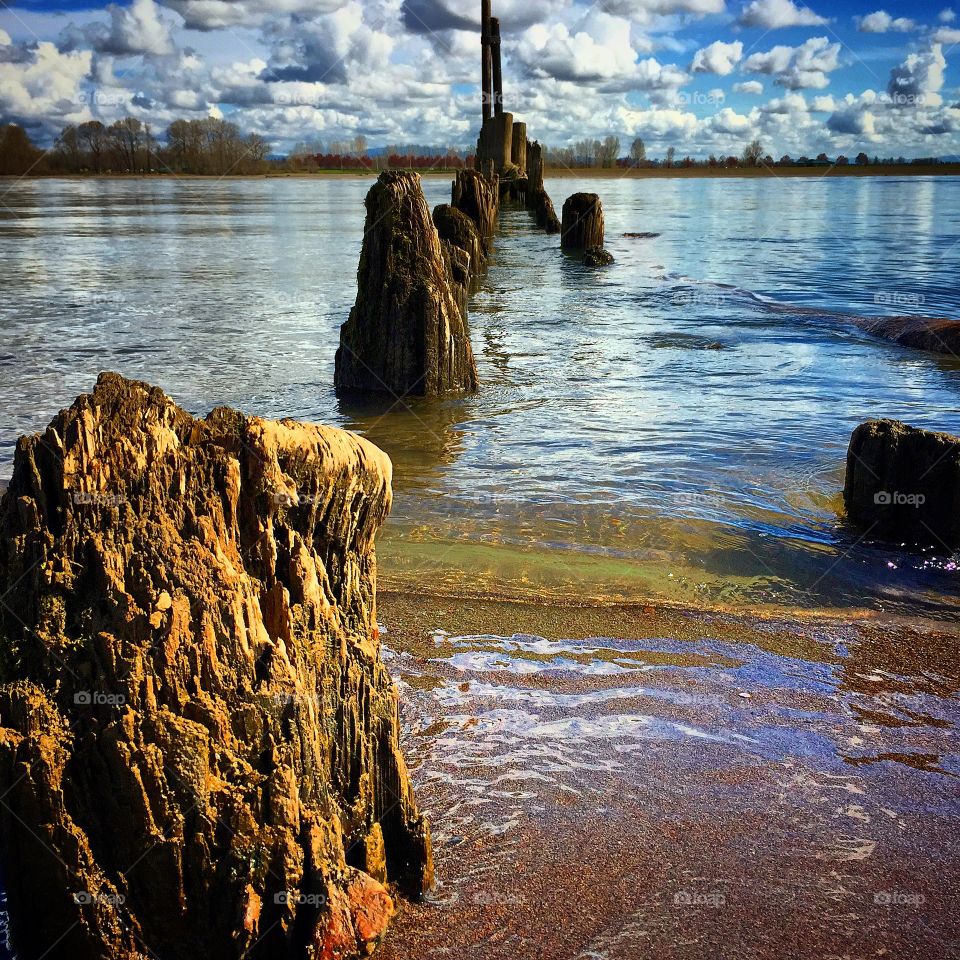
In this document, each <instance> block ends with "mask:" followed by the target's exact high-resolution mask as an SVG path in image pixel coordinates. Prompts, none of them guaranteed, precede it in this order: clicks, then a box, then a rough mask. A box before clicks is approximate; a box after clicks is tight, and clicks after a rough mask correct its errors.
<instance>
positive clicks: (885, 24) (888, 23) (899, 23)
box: [854, 10, 917, 33]
mask: <svg viewBox="0 0 960 960" xmlns="http://www.w3.org/2000/svg"><path fill="white" fill-rule="evenodd" d="M854 20H855V21H856V24H857V29H858V30H859V31H860V32H861V33H890V32H893V33H909V32H910V31H911V30H916V29H917V24H916V21H914V20H911V19H910V18H909V17H892V16H890V14H889V13H887V11H886V10H877V11H876V12H874V13H868V14H867V15H866V16H865V17H855V18H854Z"/></svg>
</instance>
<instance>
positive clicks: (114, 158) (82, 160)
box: [47, 117, 269, 176]
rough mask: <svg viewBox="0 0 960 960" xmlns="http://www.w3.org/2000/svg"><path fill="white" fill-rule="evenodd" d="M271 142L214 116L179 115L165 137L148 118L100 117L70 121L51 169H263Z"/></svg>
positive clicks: (194, 171) (56, 147)
mask: <svg viewBox="0 0 960 960" xmlns="http://www.w3.org/2000/svg"><path fill="white" fill-rule="evenodd" d="M268 152H269V144H268V143H267V141H266V140H264V138H263V137H261V136H260V135H259V134H256V133H250V134H243V133H241V132H240V129H239V127H237V125H236V124H235V123H230V122H229V121H228V120H221V119H219V118H215V117H207V118H205V119H203V120H174V121H173V122H172V123H171V124H170V126H169V127H168V128H167V130H166V135H165V137H164V139H163V140H158V139H157V138H156V136H155V135H154V133H153V130H152V129H151V125H150V124H149V123H143V122H142V121H140V120H138V119H136V118H135V117H125V118H124V119H122V120H117V121H116V122H115V123H112V124H110V126H106V125H104V124H103V123H101V122H100V121H99V120H90V121H88V122H86V123H81V124H79V125H76V126H75V125H74V124H68V125H67V126H66V127H64V128H63V130H62V131H61V133H60V136H58V137H57V139H56V142H55V143H54V145H53V149H52V150H51V151H50V153H49V154H48V157H47V165H48V168H49V169H50V171H51V172H61V173H185V174H191V173H192V174H207V175H214V176H226V175H227V174H231V173H246V174H249V173H260V172H262V170H263V169H264V166H265V161H266V159H267V153H268Z"/></svg>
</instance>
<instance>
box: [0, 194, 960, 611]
mask: <svg viewBox="0 0 960 960" xmlns="http://www.w3.org/2000/svg"><path fill="white" fill-rule="evenodd" d="M368 187H369V180H362V179H355V178H344V179H343V180H339V179H338V180H316V181H306V180H271V181H247V182H240V181H238V182H219V183H214V182H201V181H190V182H182V183H178V182H175V181H146V182H144V181H73V182H66V181H59V182H55V181H43V182H22V183H17V184H10V183H7V184H4V185H3V188H2V189H3V190H4V191H5V194H4V196H3V210H2V212H0V283H2V284H3V287H4V290H5V291H6V295H5V297H4V298H3V303H2V304H0V328H2V330H3V332H4V341H3V347H2V349H0V368H2V377H0V410H2V411H3V413H4V417H3V420H2V423H0V477H2V476H6V475H8V474H9V470H10V461H11V458H12V453H13V444H14V442H15V439H16V436H17V435H18V434H19V433H22V432H26V431H32V430H36V429H40V428H42V427H43V426H44V425H45V424H46V423H47V422H48V420H49V419H50V417H51V416H52V415H53V414H54V413H55V412H56V411H57V409H58V408H59V407H60V406H61V405H63V404H65V403H67V402H69V401H70V400H72V398H73V397H74V396H75V395H76V394H77V393H79V392H81V391H84V390H89V389H90V387H91V385H92V383H93V380H94V378H95V377H96V375H97V373H98V372H99V371H100V370H103V369H116V370H119V371H121V372H123V373H125V374H127V375H131V376H137V377H141V378H144V379H147V380H150V381H151V382H154V383H158V384H159V385H161V386H163V387H164V388H166V389H167V390H168V391H169V392H170V393H171V394H172V395H173V396H174V397H175V398H176V399H177V400H178V401H180V402H182V403H183V404H185V405H186V406H187V407H188V408H189V409H190V410H191V411H193V412H197V413H205V412H206V411H208V410H209V409H211V408H212V407H213V406H216V405H218V404H224V403H226V404H232V405H235V406H238V407H240V408H242V409H244V410H247V411H250V412H256V413H261V414H266V415H272V416H293V417H298V418H303V419H309V420H319V421H323V422H328V423H335V424H341V425H344V426H347V427H349V428H351V429H356V430H359V431H361V432H363V433H364V434H366V435H367V436H369V437H370V438H371V439H372V440H374V441H375V442H377V443H378V444H380V445H381V446H383V447H384V449H386V450H387V451H388V453H390V455H391V456H392V458H393V459H394V463H395V465H396V473H395V487H396V502H395V508H394V512H393V516H392V518H391V520H390V523H389V524H388V525H387V527H386V528H385V530H384V533H383V536H382V537H381V541H380V556H381V575H382V577H383V581H384V582H385V583H387V584H392V585H400V584H404V583H407V584H409V583H414V584H415V583H420V582H423V581H424V580H428V581H429V582H431V583H434V584H441V585H444V586H446V587H449V588H451V589H459V588H460V587H462V586H463V584H464V583H465V582H466V583H467V584H468V585H469V586H470V587H472V588H475V589H483V588H486V587H491V586H497V587H503V588H505V589H509V590H511V591H513V592H518V591H519V592H527V593H529V594H530V595H534V596H539V595H543V594H547V595H550V594H555V595H558V596H567V595H570V594H571V593H575V594H578V595H583V594H596V595H606V596H620V597H624V598H635V597H639V596H648V597H655V598H662V599H671V600H679V601H681V602H687V603H705V604H708V605H711V606H725V607H751V608H754V607H758V606H764V605H774V606H785V607H798V606H799V607H831V608H840V609H849V608H856V607H864V606H865V607H870V608H874V609H877V608H883V609H887V610H900V611H905V612H912V613H924V612H926V613H930V612H935V613H937V614H938V615H940V616H943V617H954V616H955V615H956V608H957V603H956V600H957V592H958V591H957V572H956V562H955V561H956V558H955V557H951V556H948V555H945V554H941V555H937V556H934V555H928V556H924V557H919V558H917V557H910V556H907V555H905V554H902V553H901V552H899V551H897V550H896V549H893V550H890V549H885V548H884V549H878V548H877V547H875V546H874V545H869V544H864V543H862V542H860V539H859V534H858V533H857V532H856V531H853V530H850V529H848V528H847V527H846V526H845V524H844V523H843V521H842V518H841V517H840V515H839V511H840V508H841V503H840V498H839V492H840V489H841V486H842V480H843V467H844V456H845V451H846V445H847V441H848V439H849V435H850V432H851V430H852V429H853V427H854V426H855V425H856V424H857V423H858V422H860V421H861V420H863V419H865V418H867V417H877V416H892V417H897V418H900V419H904V420H906V421H907V422H909V423H912V424H915V425H917V426H924V427H935V428H938V429H943V430H948V431H952V432H960V361H957V360H956V359H945V358H940V357H935V356H932V355H926V354H919V353H916V352H912V351H910V350H907V349H905V348H901V347H898V346H895V345H892V344H887V343H882V342H878V341H875V340H872V339H870V338H869V337H867V336H866V335H865V334H863V333H862V332H860V331H858V330H857V329H856V328H855V327H853V326H852V325H851V324H850V322H849V315H850V314H869V315H880V314H898V313H905V312H906V313H910V312H916V313H926V314H948V315H954V316H956V315H957V306H958V304H957V287H956V280H955V278H956V265H957V254H958V251H960V247H957V246H956V244H957V243H958V242H960V191H958V189H957V186H956V184H955V183H954V182H952V181H950V180H949V179H947V178H943V179H917V180H880V179H850V180H842V179H836V180H834V179H828V180H823V181H814V180H803V181H779V180H765V179H755V180H723V181H715V180H699V181H698V180H676V181H665V180H657V181H636V180H594V181H589V182H586V183H579V182H577V181H574V180H563V181H554V182H552V183H550V184H548V187H549V189H550V191H551V193H552V195H553V198H554V201H555V202H556V204H557V206H558V208H559V207H560V205H561V204H562V201H563V198H564V196H566V195H567V194H569V193H572V192H574V191H575V190H577V189H583V188H586V189H591V190H597V191H599V192H600V193H601V195H602V197H603V201H604V205H605V209H606V214H607V224H608V228H607V231H608V239H609V244H608V245H609V247H610V249H611V250H612V252H613V253H614V254H615V255H616V257H617V264H616V265H615V266H614V267H612V268H610V269H608V270H605V271H599V272H590V271H585V270H584V269H583V268H581V267H580V266H579V265H578V264H576V263H574V262H572V261H571V260H569V259H568V258H566V257H564V256H563V255H561V254H560V252H559V250H558V249H557V243H556V238H551V237H546V236H544V235H542V234H538V233H535V232H533V231H532V230H531V229H530V222H529V217H528V215H527V214H526V213H524V212H520V211H505V212H504V215H503V217H502V222H501V232H500V235H499V236H498V238H497V245H496V254H495V258H494V262H493V264H492V266H491V270H490V273H489V276H488V277H487V278H486V279H485V280H484V282H483V284H482V286H481V289H480V290H479V291H478V292H477V294H476V296H475V297H474V298H473V306H472V311H473V313H472V317H471V324H472V334H473V342H474V346H475V351H476V354H477V357H478V363H479V368H480V375H481V380H482V388H481V391H480V393H479V394H478V395H477V396H475V397H469V398H466V399H461V400H454V401H445V402H441V403H437V404H413V405H410V406H409V407H404V406H403V405H397V404H394V405H391V406H390V408H389V409H385V408H383V407H382V406H381V407H377V408H369V409H357V408H353V407H351V408H345V407H343V406H341V405H339V404H338V403H337V401H336V398H335V397H334V395H333V392H332V381H333V356H334V352H335V349H336V344H337V331H338V329H339V325H340V324H341V323H342V322H343V320H344V319H345V317H346V316H347V314H348V312H349V308H350V305H351V304H352V302H353V298H354V295H355V280H354V277H355V273H356V265H357V259H358V255H359V248H360V239H361V234H362V222H363V203H362V201H363V196H364V194H365V192H366V190H367V189H368ZM425 190H426V193H427V195H428V198H429V200H430V201H431V202H432V203H433V202H440V201H443V200H446V199H447V198H448V194H449V183H448V181H447V180H445V179H431V180H428V181H426V182H425ZM637 232H647V233H654V234H659V236H654V237H646V238H643V239H627V238H625V237H624V234H626V233H637Z"/></svg>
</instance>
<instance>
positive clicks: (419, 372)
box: [334, 171, 479, 397]
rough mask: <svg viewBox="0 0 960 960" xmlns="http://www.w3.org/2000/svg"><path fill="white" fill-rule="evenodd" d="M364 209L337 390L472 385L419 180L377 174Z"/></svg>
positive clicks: (418, 390)
mask: <svg viewBox="0 0 960 960" xmlns="http://www.w3.org/2000/svg"><path fill="white" fill-rule="evenodd" d="M470 172H474V173H475V171H470ZM478 176H479V175H478ZM366 207H367V219H366V224H365V226H364V237H363V249H362V252H361V254H360V269H359V271H358V273H357V302H356V305H355V306H354V308H353V310H352V311H351V312H350V319H349V320H347V322H346V323H345V324H344V325H343V326H342V327H341V329H340V349H339V350H338V351H337V358H336V374H335V381H334V382H335V386H336V390H337V393H338V394H348V393H366V394H386V395H392V396H397V397H399V396H405V395H413V396H428V397H429V396H438V395H440V394H444V393H450V392H456V391H463V390H475V389H476V386H477V368H476V364H475V362H474V358H473V350H472V348H471V346H470V331H469V327H468V325H467V317H466V314H465V313H464V312H463V311H462V309H461V302H460V301H461V298H460V296H459V293H458V290H457V289H456V286H455V284H454V282H453V278H452V277H451V261H450V258H449V257H446V256H445V255H444V250H443V246H442V244H441V241H440V237H439V235H438V233H437V229H436V227H435V226H434V224H433V220H432V219H431V217H430V209H429V207H428V206H427V201H426V199H425V198H424V196H423V190H422V188H421V185H420V177H419V176H417V174H415V173H407V172H401V171H391V172H387V173H382V174H381V175H380V178H379V180H377V182H376V183H375V184H374V185H373V187H371V189H370V192H369V193H368V194H367V199H366Z"/></svg>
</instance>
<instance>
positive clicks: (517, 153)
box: [510, 121, 527, 177]
mask: <svg viewBox="0 0 960 960" xmlns="http://www.w3.org/2000/svg"><path fill="white" fill-rule="evenodd" d="M510 149H511V157H510V159H511V161H512V162H513V165H514V166H515V167H516V168H517V169H518V170H519V171H520V176H521V177H526V175H527V125H526V124H525V123H522V122H521V121H516V122H515V123H514V125H513V137H512V139H511V148H510Z"/></svg>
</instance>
